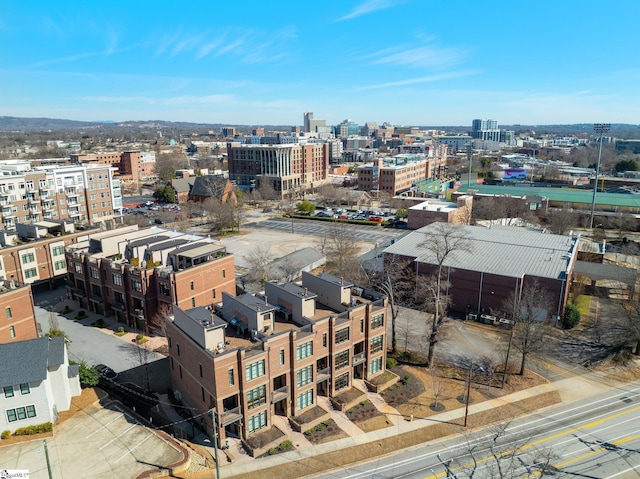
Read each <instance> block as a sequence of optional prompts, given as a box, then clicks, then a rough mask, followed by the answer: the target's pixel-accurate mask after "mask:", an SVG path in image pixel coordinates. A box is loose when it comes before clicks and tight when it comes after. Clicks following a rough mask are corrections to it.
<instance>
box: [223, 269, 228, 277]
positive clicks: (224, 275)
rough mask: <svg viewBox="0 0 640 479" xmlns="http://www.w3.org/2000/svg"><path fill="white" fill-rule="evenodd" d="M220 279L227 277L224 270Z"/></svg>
mask: <svg viewBox="0 0 640 479" xmlns="http://www.w3.org/2000/svg"><path fill="white" fill-rule="evenodd" d="M222 277H223V278H226V277H227V272H226V271H225V270H224V269H223V270H222Z"/></svg>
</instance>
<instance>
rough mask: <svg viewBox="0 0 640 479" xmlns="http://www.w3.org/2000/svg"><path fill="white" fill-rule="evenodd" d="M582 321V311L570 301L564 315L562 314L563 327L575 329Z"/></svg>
mask: <svg viewBox="0 0 640 479" xmlns="http://www.w3.org/2000/svg"><path fill="white" fill-rule="evenodd" d="M579 322H580V311H578V308H577V307H576V306H575V305H573V304H571V303H568V304H567V306H565V308H564V316H562V327H563V329H573V328H575V327H576V326H577V325H578V323H579Z"/></svg>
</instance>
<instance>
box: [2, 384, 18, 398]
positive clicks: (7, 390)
mask: <svg viewBox="0 0 640 479" xmlns="http://www.w3.org/2000/svg"><path fill="white" fill-rule="evenodd" d="M15 395H16V393H15V392H14V390H13V386H5V388H4V397H6V398H12V397H13V396H15Z"/></svg>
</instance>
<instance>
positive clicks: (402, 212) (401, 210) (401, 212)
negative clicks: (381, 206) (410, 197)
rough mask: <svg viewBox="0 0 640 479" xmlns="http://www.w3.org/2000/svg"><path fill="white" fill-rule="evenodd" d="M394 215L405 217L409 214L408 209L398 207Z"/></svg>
mask: <svg viewBox="0 0 640 479" xmlns="http://www.w3.org/2000/svg"><path fill="white" fill-rule="evenodd" d="M396 216H397V217H398V218H406V217H407V216H409V210H407V209H406V208H398V210H397V211H396Z"/></svg>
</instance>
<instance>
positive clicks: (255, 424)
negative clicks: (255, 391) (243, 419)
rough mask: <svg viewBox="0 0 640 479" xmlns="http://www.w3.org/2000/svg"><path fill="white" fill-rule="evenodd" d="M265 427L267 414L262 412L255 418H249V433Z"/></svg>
mask: <svg viewBox="0 0 640 479" xmlns="http://www.w3.org/2000/svg"><path fill="white" fill-rule="evenodd" d="M266 426H267V412H266V411H262V412H259V413H258V414H256V415H255V416H250V417H249V432H250V433H252V432H255V431H257V430H258V429H262V428H263V427H266Z"/></svg>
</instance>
